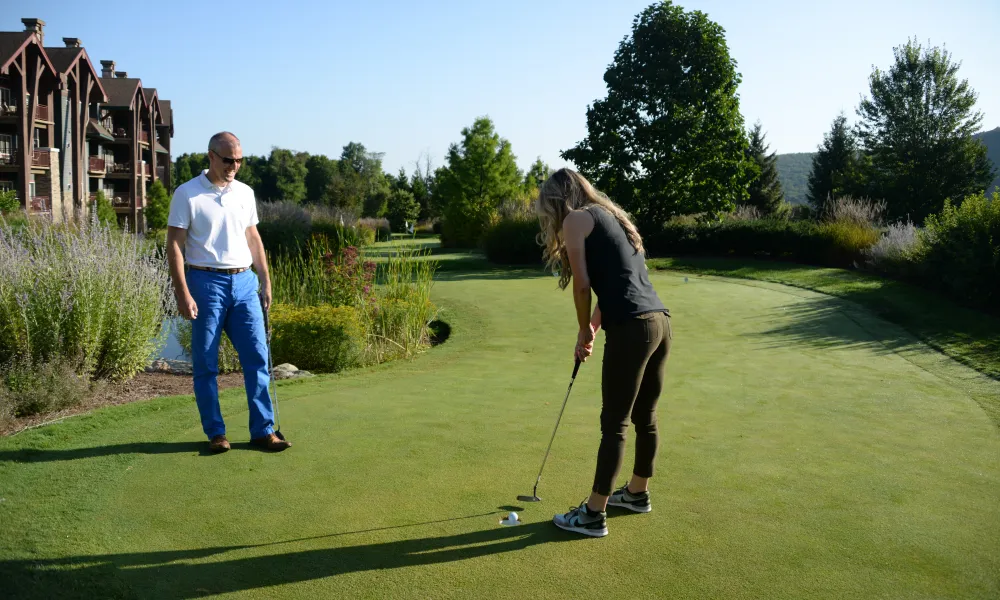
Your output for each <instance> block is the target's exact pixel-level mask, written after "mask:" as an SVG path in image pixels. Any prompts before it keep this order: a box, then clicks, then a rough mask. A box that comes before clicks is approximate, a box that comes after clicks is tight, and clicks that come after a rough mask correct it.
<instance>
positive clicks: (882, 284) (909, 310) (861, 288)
mask: <svg viewBox="0 0 1000 600" xmlns="http://www.w3.org/2000/svg"><path fill="white" fill-rule="evenodd" d="M649 265H650V267H651V268H654V269H671V270H675V271H685V272H694V273H701V274H705V275H717V276H723V277H730V278H740V279H748V280H757V281H767V282H773V283H780V284H783V285H786V286H794V287H797V288H802V289H807V290H813V291H817V292H821V293H823V294H827V295H830V296H833V297H836V298H840V299H843V300H847V301H849V302H850V303H851V305H860V306H861V307H863V308H865V309H867V310H868V311H871V312H873V313H874V314H876V315H877V316H879V317H881V318H882V319H885V320H886V321H889V322H891V323H894V324H896V325H900V326H901V327H903V328H904V329H905V330H906V331H907V332H908V333H909V334H912V335H913V336H915V337H916V338H917V339H918V340H920V341H921V342H922V343H924V344H926V345H928V346H930V347H932V348H934V349H935V350H938V351H939V352H941V353H943V354H945V355H947V356H949V357H951V358H953V359H955V360H957V361H959V362H961V363H963V364H965V365H967V366H969V367H971V368H973V369H975V370H977V371H979V372H980V373H982V374H984V375H986V376H988V377H990V378H992V379H994V380H1000V318H997V317H994V316H991V315H987V314H983V313H982V312H979V311H976V310H972V309H967V308H963V307H961V306H957V305H955V303H953V302H952V301H950V300H948V299H947V298H944V297H943V296H940V295H938V294H934V293H932V292H928V291H926V290H923V289H920V288H918V287H914V286H912V285H908V284H905V283H902V282H899V281H893V280H891V279H884V278H881V277H877V276H875V275H868V274H865V273H858V272H854V271H845V270H842V269H817V268H814V267H805V266H802V265H796V264H793V263H779V262H765V261H752V260H734V259H726V258H673V259H654V260H651V261H650V262H649ZM838 306H840V305H838ZM971 393H973V394H974V395H975V397H976V398H977V401H979V402H980V403H981V404H982V405H983V408H984V410H986V411H987V413H988V414H989V415H990V417H991V418H992V419H993V421H994V422H995V423H996V424H997V425H998V427H1000V398H997V397H996V396H995V395H992V394H989V393H986V394H981V393H976V392H975V391H973V392H971Z"/></svg>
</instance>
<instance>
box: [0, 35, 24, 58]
mask: <svg viewBox="0 0 1000 600" xmlns="http://www.w3.org/2000/svg"><path fill="white" fill-rule="evenodd" d="M28 35H30V34H29V33H28V32H27V31H0V65H4V64H7V61H9V60H10V59H11V58H13V57H14V54H15V53H16V52H17V51H18V50H20V49H21V46H23V45H24V42H25V40H26V39H27V38H28Z"/></svg>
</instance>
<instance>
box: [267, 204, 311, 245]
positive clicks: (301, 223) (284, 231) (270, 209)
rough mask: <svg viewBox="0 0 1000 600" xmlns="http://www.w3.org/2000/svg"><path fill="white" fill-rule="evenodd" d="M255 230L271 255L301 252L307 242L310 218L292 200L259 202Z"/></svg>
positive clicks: (309, 231)
mask: <svg viewBox="0 0 1000 600" xmlns="http://www.w3.org/2000/svg"><path fill="white" fill-rule="evenodd" d="M258 208H259V214H258V218H259V219H260V223H258V224H257V231H258V233H260V239H261V241H262V242H263V243H264V248H265V249H266V250H267V252H268V254H270V255H272V256H278V255H285V256H292V255H296V254H301V253H302V251H303V250H304V249H305V247H306V245H307V244H308V242H309V235H310V233H311V232H312V218H311V217H310V215H309V213H307V212H306V211H305V210H304V209H303V208H302V207H301V206H299V205H297V204H294V203H292V202H261V203H260V204H259V207H258Z"/></svg>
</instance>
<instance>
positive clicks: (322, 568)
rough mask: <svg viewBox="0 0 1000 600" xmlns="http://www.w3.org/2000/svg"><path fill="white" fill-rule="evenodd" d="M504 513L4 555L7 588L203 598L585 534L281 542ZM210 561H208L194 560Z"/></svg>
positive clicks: (28, 592)
mask: <svg viewBox="0 0 1000 600" xmlns="http://www.w3.org/2000/svg"><path fill="white" fill-rule="evenodd" d="M491 515H499V512H498V511H494V512H490V513H483V514H480V515H470V516H466V517H458V518H454V519H443V520H439V521H429V522H427V523H417V524H413V525H403V526H397V527H386V528H376V529H369V530H364V531H351V532H342V533H334V534H330V535H326V536H316V537H310V538H301V539H293V540H287V541H281V542H273V543H268V544H255V545H239V546H214V547H209V548H200V549H194V550H175V551H164V552H138V553H124V554H109V555H93V556H73V557H67V558H57V559H40V560H39V559H31V560H0V579H2V580H3V581H4V582H5V586H4V588H5V590H4V591H5V594H13V595H12V596H9V597H14V598H51V597H59V598H71V597H72V598H76V597H88V598H112V597H113V598H139V597H141V598H199V597H203V596H207V595H211V594H224V593H235V592H242V591H248V590H255V589H260V588H265V587H270V586H277V585H284V584H292V583H299V582H304V581H311V580H315V579H323V578H326V577H334V576H337V575H344V574H348V573H358V572H364V571H376V570H385V569H399V568H403V567H414V566H421V565H432V564H439V563H446V562H455V561H463V560H470V559H475V558H479V557H483V556H489V555H495V554H501V553H505V552H512V551H517V550H523V549H525V548H528V547H530V546H535V545H539V544H547V543H553V542H564V541H569V540H574V539H575V540H580V539H582V538H581V537H580V536H576V535H573V534H571V533H567V532H565V531H562V530H561V529H558V528H556V527H555V526H554V525H552V523H549V522H542V523H532V524H529V525H522V526H519V527H500V526H498V525H497V523H491V524H490V526H489V528H488V529H484V530H482V531H474V532H471V533H462V534H457V535H447V536H440V537H427V538H418V539H408V540H400V541H394V542H385V543H378V544H369V545H358V546H344V547H334V548H321V549H310V550H300V551H292V552H288V551H287V550H286V549H282V548H280V546H281V545H284V544H293V543H298V542H305V541H315V540H319V539H323V538H328V537H336V536H344V535H349V534H355V533H368V532H374V531H381V530H384V529H398V528H402V527H415V526H418V525H428V524H432V523H442V522H446V521H458V520H463V519H472V518H480V517H488V516H491ZM265 547H275V548H274V552H269V553H268V554H265V555H262V556H261V555H256V556H240V554H237V555H236V556H234V557H231V558H228V559H226V558H224V557H222V556H221V555H224V554H226V553H229V552H237V553H239V552H240V551H244V550H255V549H260V548H265ZM205 559H211V560H210V562H197V563H193V562H190V561H201V560H205Z"/></svg>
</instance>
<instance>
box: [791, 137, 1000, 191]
mask: <svg viewBox="0 0 1000 600" xmlns="http://www.w3.org/2000/svg"><path fill="white" fill-rule="evenodd" d="M972 137H975V138H978V139H980V140H982V141H983V143H984V144H986V154H987V156H989V157H990V160H992V161H993V165H994V167H996V169H997V178H996V179H995V180H994V181H993V185H992V186H990V188H989V189H988V190H987V191H986V194H987V195H992V194H993V192H994V191H995V190H997V189H1000V127H997V128H996V129H992V130H990V131H981V132H979V133H977V134H976V135H974V136H972ZM814 156H816V153H815V152H794V153H789V154H779V155H778V179H780V180H781V187H782V189H784V190H785V200H787V201H788V202H791V203H792V204H806V195H807V194H808V193H809V172H810V171H812V160H813V157H814Z"/></svg>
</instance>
